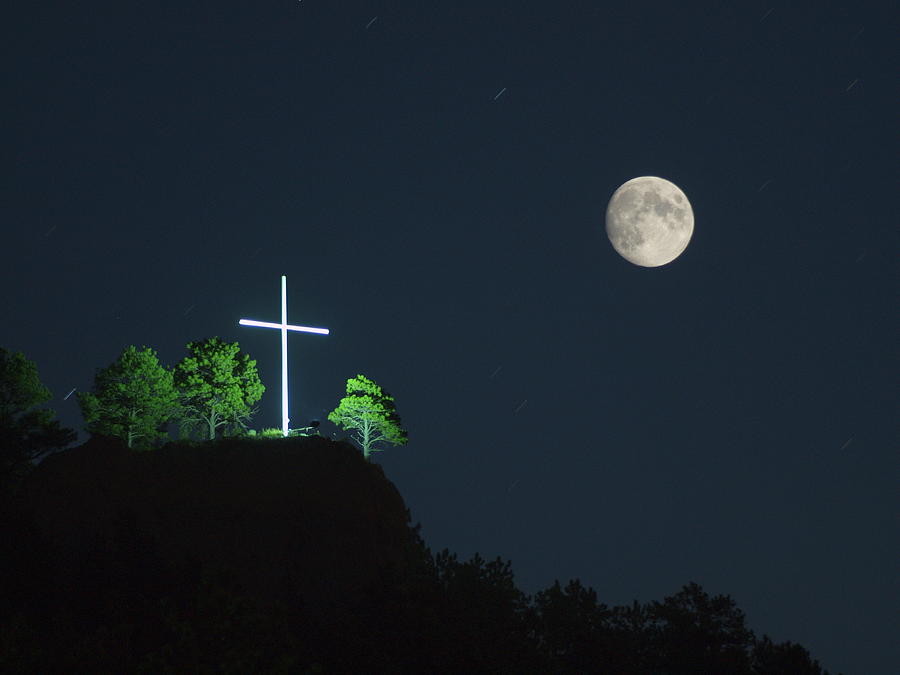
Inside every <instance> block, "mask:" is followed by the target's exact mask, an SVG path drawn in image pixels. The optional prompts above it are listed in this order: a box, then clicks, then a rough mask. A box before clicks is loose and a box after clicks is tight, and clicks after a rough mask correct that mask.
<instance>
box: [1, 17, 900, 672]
mask: <svg viewBox="0 0 900 675" xmlns="http://www.w3.org/2000/svg"><path fill="white" fill-rule="evenodd" d="M610 4H611V3H603V2H599V1H593V2H588V1H587V0H572V1H569V2H560V3H554V2H546V1H543V2H533V1H531V0H517V1H515V2H514V1H512V0H505V1H501V0H496V1H490V2H488V1H485V0H481V1H480V2H441V3H437V2H421V1H419V0H395V1H390V0H384V1H381V2H379V1H377V0H372V1H365V2H364V1H362V0H358V1H345V2H336V1H331V2H329V1H326V0H302V1H301V2H297V1H293V2H288V1H286V0H278V1H272V2H241V3H238V2H233V1H231V0H219V1H217V2H203V1H200V0H186V1H180V2H130V1H129V2H108V3H107V2H92V1H90V0H88V2H79V3H71V2H67V3H62V2H41V3H37V2H20V3H16V5H15V6H14V7H13V6H12V5H11V6H10V7H6V8H5V9H4V14H5V16H4V17H3V21H2V22H0V24H2V25H3V28H2V29H0V34H2V40H0V42H2V46H0V49H2V52H3V62H4V68H3V75H2V77H3V80H4V82H3V90H4V92H5V94H6V95H5V96H4V104H3V111H2V125H0V136H2V152H3V160H4V161H3V171H4V175H3V181H2V186H0V191H2V196H0V219H2V261H3V263H2V265H0V283H2V288H3V292H2V294H0V312H2V317H3V318H2V321H0V345H2V346H4V347H6V348H8V349H13V350H21V351H24V352H25V354H26V355H27V356H28V357H29V358H30V359H32V360H33V361H35V362H36V363H37V365H38V368H39V372H40V375H41V378H42V380H43V381H44V383H45V384H47V386H49V387H50V388H51V389H52V391H53V393H54V400H53V402H52V405H53V407H54V408H55V409H56V410H57V411H58V413H59V417H60V418H61V420H62V421H63V423H64V424H66V425H67V426H70V427H73V428H76V429H78V430H81V427H82V420H81V416H80V413H79V411H78V405H77V401H76V397H75V396H74V395H73V396H71V397H69V398H68V399H67V400H63V397H64V396H65V395H66V394H67V393H68V392H69V391H70V390H71V389H72V388H73V387H77V388H78V389H79V390H87V389H89V388H90V386H91V383H92V378H93V375H94V371H95V369H96V368H99V367H105V366H107V365H109V364H110V363H111V362H112V361H113V360H114V359H115V358H116V357H117V356H118V355H119V353H120V352H121V350H122V349H123V347H125V346H126V345H130V344H135V345H138V346H141V345H145V344H146V345H148V346H151V347H153V348H154V349H156V350H157V351H158V353H159V356H160V359H161V360H162V361H163V362H164V363H167V364H171V365H174V364H175V363H177V361H178V360H180V359H181V358H182V357H183V356H184V355H185V353H186V352H185V344H186V343H187V342H189V341H191V340H200V339H203V338H206V337H209V336H212V335H218V336H221V337H222V338H224V339H227V340H238V341H239V342H240V344H241V346H242V348H243V349H244V350H245V351H247V352H249V353H250V354H251V355H252V356H253V357H254V358H255V359H256V360H257V362H258V365H259V369H260V375H261V377H262V380H263V382H264V384H265V385H266V386H267V393H266V395H265V396H264V398H263V399H262V401H261V404H260V411H259V414H258V415H257V417H256V419H255V424H254V426H256V427H257V428H261V427H278V426H280V397H279V386H280V385H279V378H280V360H279V359H280V357H279V344H280V343H279V339H278V333H277V332H276V331H271V330H264V329H258V328H245V327H241V326H238V323H237V322H238V319H239V318H241V317H249V318H254V319H259V320H264V321H278V320H280V319H279V288H280V280H279V277H280V275H282V274H286V275H287V278H288V298H289V308H290V309H289V319H290V321H291V322H292V323H299V324H303V325H308V326H324V327H328V328H330V329H331V331H332V334H331V335H329V336H327V337H323V336H318V335H304V334H292V335H291V336H290V340H289V342H290V359H291V393H292V410H291V416H292V420H293V426H300V425H301V422H304V421H306V420H307V419H310V418H314V417H319V418H324V416H325V414H327V412H328V411H329V410H331V409H332V408H334V407H335V405H336V404H337V402H338V400H339V399H340V397H341V396H342V395H343V388H344V384H345V382H346V380H347V378H348V377H351V376H353V375H355V374H357V373H364V374H365V375H367V376H369V377H371V378H373V379H374V380H376V381H377V382H378V383H379V384H381V385H382V386H384V387H385V388H386V389H388V390H389V391H390V392H391V393H392V394H393V395H394V396H395V397H396V402H397V406H398V411H399V413H400V414H401V416H402V417H403V420H404V422H405V423H406V426H407V428H408V430H409V436H410V442H409V444H408V445H407V446H405V447H402V448H395V449H389V450H388V451H386V452H384V453H382V454H379V455H376V461H378V462H379V463H380V464H381V465H382V466H383V467H384V469H385V472H386V474H387V476H388V478H389V479H390V480H392V481H393V482H394V483H395V484H396V485H397V487H398V488H399V490H400V492H401V493H402V495H403V497H404V499H405V500H406V503H407V505H408V506H409V507H410V509H411V511H412V518H413V522H421V523H422V525H423V535H424V537H425V540H426V542H427V543H428V544H429V545H430V546H431V547H432V548H433V549H442V548H444V547H449V548H450V549H451V550H453V551H455V552H457V553H459V554H460V556H462V557H466V558H467V557H469V556H470V555H471V554H472V553H474V552H476V551H478V552H480V553H481V554H482V555H483V556H485V557H488V558H493V557H495V556H498V555H499V556H501V557H502V558H504V559H507V560H511V561H512V563H513V569H514V571H515V573H516V579H517V581H518V583H519V584H520V586H521V587H522V589H523V590H525V591H526V592H529V593H532V592H535V591H537V590H539V589H541V588H546V587H547V586H549V585H550V584H551V583H552V582H553V580H554V579H556V578H558V579H560V580H561V581H563V582H565V581H566V580H568V579H569V578H573V577H579V578H580V579H581V580H582V581H583V582H584V583H585V584H587V585H591V586H593V587H594V588H595V589H596V590H597V592H598V594H599V597H600V600H602V601H603V602H606V603H607V604H610V605H612V604H620V603H630V602H631V601H632V600H634V599H638V600H639V601H641V602H647V601H650V600H662V598H663V597H664V596H665V595H671V594H674V593H676V592H677V591H678V590H679V589H680V587H681V586H682V585H683V584H686V583H687V582H689V581H696V582H697V583H699V584H701V585H702V586H703V587H704V589H705V590H707V591H708V592H710V593H727V594H730V595H731V596H732V597H733V598H734V599H735V600H736V602H737V603H738V605H739V606H740V607H741V608H742V609H743V610H745V612H746V613H747V619H748V625H749V627H750V628H752V629H753V630H754V631H756V632H757V633H758V634H761V633H763V632H765V633H768V634H770V635H771V636H772V637H773V638H774V639H776V640H788V639H789V640H793V641H796V642H800V643H801V644H803V645H804V646H806V647H807V648H809V650H810V651H811V653H812V655H813V656H814V657H815V658H817V659H819V660H820V662H821V664H822V666H823V667H825V668H828V669H830V670H832V672H834V671H838V670H843V671H844V672H845V673H847V675H852V674H856V673H860V674H862V673H866V674H869V675H878V674H880V673H885V674H886V673H893V672H896V670H895V668H896V665H897V663H898V662H900V653H898V648H897V647H896V644H897V643H896V635H897V631H898V628H900V626H898V622H897V619H896V611H895V610H896V606H897V605H898V603H900V597H898V595H900V594H898V582H897V569H896V561H897V560H898V559H900V550H898V538H897V526H896V515H897V512H898V498H897V494H896V467H897V463H896V458H897V455H896V451H895V449H896V439H897V431H898V427H897V424H896V421H895V420H896V414H895V410H896V407H895V401H896V388H895V386H894V383H895V378H896V373H897V367H896V366H897V360H896V356H897V352H896V349H895V345H894V336H895V335H896V328H897V320H896V296H895V291H896V288H897V283H896V282H897V278H896V267H895V262H894V260H895V255H896V250H897V237H896V208H895V206H894V199H893V195H894V194H896V136H897V134H896V132H897V125H896V123H895V112H896V107H895V101H896V96H895V94H896V89H895V88H894V86H893V84H894V76H895V68H893V67H891V66H892V65H895V64H896V58H895V57H896V52H895V50H894V46H893V45H894V39H895V35H896V33H895V31H894V30H893V28H891V26H892V25H894V24H893V20H892V17H891V16H890V13H889V7H890V4H891V3H878V5H881V6H882V9H877V6H878V5H876V8H875V9H873V8H872V7H867V6H866V5H865V4H864V3H858V2H847V3H838V2H827V3H815V4H814V5H813V6H812V7H811V8H810V7H806V8H803V9H799V8H793V7H790V6H785V4H784V3H781V4H776V5H772V4H768V3H767V2H745V3H737V4H732V3H727V4H726V3H710V4H709V6H708V7H705V8H701V7H699V6H696V5H693V4H692V5H691V6H690V7H688V8H684V7H677V6H676V5H677V4H678V3H668V2H642V3H617V5H618V6H617V8H615V9H610V7H609V5H610ZM642 175H652V176H661V177H663V178H666V179H667V180H670V181H672V182H674V183H675V184H677V185H678V186H679V187H680V188H681V189H682V190H684V192H685V193H686V194H687V196H688V198H689V199H690V201H691V203H692V205H693V208H694V213H695V218H696V225H695V230H694V236H693V239H692V240H691V243H690V245H689V246H688V248H687V249H686V251H685V252H684V254H682V255H681V257H679V258H678V259H676V260H675V261H674V262H672V263H670V264H668V265H666V266H663V267H658V268H643V267H638V266H635V265H632V264H631V263H628V262H627V261H626V260H624V259H623V258H621V257H620V256H619V255H618V254H617V253H616V252H615V251H614V250H613V248H612V247H611V245H610V243H609V240H608V239H607V237H606V233H605V230H604V216H605V211H606V205H607V202H608V201H609V198H610V197H611V195H612V193H613V192H614V191H615V189H616V188H617V187H618V186H619V185H621V184H622V183H623V182H625V181H626V180H629V179H631V178H634V177H636V176H642ZM322 428H323V431H324V433H325V434H326V435H331V433H332V432H334V431H336V429H335V428H334V427H332V426H331V425H330V424H329V423H325V424H323V427H322ZM338 435H339V436H340V435H342V434H341V432H338ZM81 438H82V439H84V438H86V435H85V434H84V433H83V432H82V434H81ZM891 643H893V644H891Z"/></svg>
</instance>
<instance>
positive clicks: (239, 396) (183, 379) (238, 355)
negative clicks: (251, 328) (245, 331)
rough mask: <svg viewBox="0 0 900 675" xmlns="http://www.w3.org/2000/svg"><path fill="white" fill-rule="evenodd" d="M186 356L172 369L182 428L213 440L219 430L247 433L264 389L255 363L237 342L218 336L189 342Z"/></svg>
mask: <svg viewBox="0 0 900 675" xmlns="http://www.w3.org/2000/svg"><path fill="white" fill-rule="evenodd" d="M187 348H188V352H189V354H188V355H187V356H185V357H184V358H183V359H182V360H181V362H180V363H179V364H178V365H177V366H175V378H174V379H175V388H176V389H177V390H178V394H179V396H180V399H181V424H182V429H199V430H201V432H202V433H203V434H204V435H205V436H206V438H208V439H209V440H212V439H214V438H215V437H216V432H217V430H218V429H220V428H222V427H226V428H230V429H232V430H239V429H240V430H246V428H247V424H248V422H249V420H250V418H251V417H252V416H253V414H254V413H255V412H256V410H255V409H254V408H253V405H254V404H255V403H256V402H257V401H259V399H260V398H262V395H263V392H264V391H265V390H266V388H265V387H264V386H263V384H262V382H260V380H259V374H258V373H257V370H256V361H254V360H253V359H251V358H250V356H249V355H247V354H244V353H242V352H241V348H240V345H239V344H238V343H237V342H223V341H222V340H220V339H219V338H217V337H211V338H207V339H206V340H203V341H202V342H189V343H188V345H187Z"/></svg>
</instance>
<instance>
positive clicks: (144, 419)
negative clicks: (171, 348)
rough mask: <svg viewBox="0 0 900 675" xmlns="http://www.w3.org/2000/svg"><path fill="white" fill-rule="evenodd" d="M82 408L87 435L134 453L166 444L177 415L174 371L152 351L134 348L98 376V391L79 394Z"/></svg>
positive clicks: (123, 353)
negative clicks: (119, 443) (122, 445)
mask: <svg viewBox="0 0 900 675" xmlns="http://www.w3.org/2000/svg"><path fill="white" fill-rule="evenodd" d="M78 403H79V405H80V406H81V414H82V415H83V416H84V421H85V422H86V423H87V425H86V426H87V430H88V431H90V432H91V433H93V434H103V435H105V436H115V437H117V438H121V439H122V440H124V441H125V443H126V445H128V447H129V448H132V447H145V448H146V447H149V446H151V445H152V444H153V442H154V441H156V440H159V439H161V438H165V437H166V436H167V432H166V430H165V428H164V426H165V424H166V422H168V421H169V420H170V419H171V418H172V417H173V416H175V415H176V414H177V412H178V395H177V394H176V393H175V387H174V385H173V384H172V373H171V371H169V370H167V369H166V368H164V367H163V366H161V365H160V363H159V360H158V359H157V357H156V352H154V351H153V350H152V349H150V348H149V347H143V348H141V349H140V350H139V349H137V348H136V347H134V346H133V345H132V346H129V347H126V348H125V349H124V350H123V351H122V353H121V354H120V355H119V358H117V359H116V360H115V361H114V362H113V363H111V364H110V365H109V366H107V367H106V368H102V369H100V370H98V371H97V374H96V375H95V377H94V387H93V390H92V391H90V392H80V393H79V394H78Z"/></svg>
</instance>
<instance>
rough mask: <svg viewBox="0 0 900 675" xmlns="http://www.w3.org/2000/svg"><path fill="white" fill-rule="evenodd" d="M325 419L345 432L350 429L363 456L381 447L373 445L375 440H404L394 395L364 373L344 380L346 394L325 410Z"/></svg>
mask: <svg viewBox="0 0 900 675" xmlns="http://www.w3.org/2000/svg"><path fill="white" fill-rule="evenodd" d="M328 419H329V420H330V421H331V422H333V423H334V424H336V425H338V426H339V427H341V428H342V429H344V430H345V431H352V432H354V433H352V434H351V436H350V437H351V438H352V439H353V440H354V441H356V442H357V443H358V444H359V446H360V448H362V451H363V455H364V456H365V458H366V459H369V455H370V454H371V453H373V452H379V451H381V450H382V449H383V448H377V447H375V446H376V445H377V444H379V443H387V444H390V445H404V444H405V443H406V442H407V440H408V437H407V433H406V430H405V429H404V428H403V426H402V423H401V421H400V415H398V414H397V409H396V407H395V406H394V397H393V396H391V395H390V394H388V393H387V392H386V391H384V390H383V389H382V388H381V387H379V386H378V385H377V384H376V383H375V382H373V381H372V380H370V379H369V378H367V377H366V376H365V375H357V376H356V377H351V378H350V379H349V380H347V395H346V396H345V397H344V398H342V399H341V402H340V403H339V404H338V407H337V408H335V409H334V410H332V411H331V412H330V413H328Z"/></svg>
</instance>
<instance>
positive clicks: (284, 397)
mask: <svg viewBox="0 0 900 675" xmlns="http://www.w3.org/2000/svg"><path fill="white" fill-rule="evenodd" d="M239 323H240V324H241V325H242V326H259V327H261V328H278V329H280V330H281V432H282V433H283V434H284V435H285V436H287V435H288V422H289V421H290V420H289V419H288V385H287V332H288V331H289V330H296V331H300V332H301V333H319V334H320V335H328V329H327V328H308V327H307V326H289V325H288V322H287V277H286V276H284V275H283V274H282V275H281V323H269V322H268V321H253V320H252V319H241V320H240V321H239Z"/></svg>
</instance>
